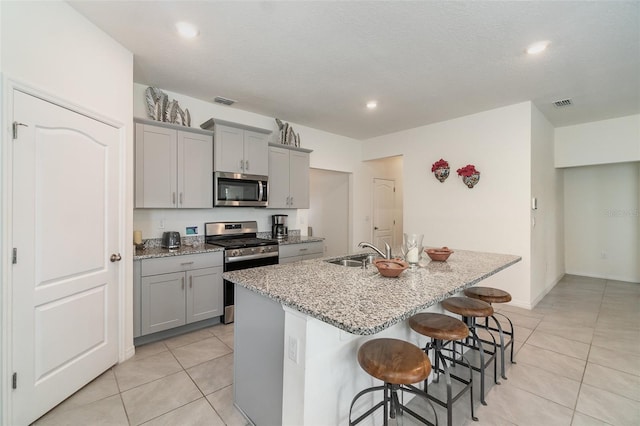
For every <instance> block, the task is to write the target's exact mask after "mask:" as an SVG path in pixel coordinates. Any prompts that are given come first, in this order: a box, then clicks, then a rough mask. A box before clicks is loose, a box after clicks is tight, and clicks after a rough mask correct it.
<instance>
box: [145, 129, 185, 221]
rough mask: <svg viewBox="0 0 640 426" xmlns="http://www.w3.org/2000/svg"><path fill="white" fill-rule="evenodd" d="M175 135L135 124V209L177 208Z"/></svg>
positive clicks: (173, 131)
mask: <svg viewBox="0 0 640 426" xmlns="http://www.w3.org/2000/svg"><path fill="white" fill-rule="evenodd" d="M177 143H178V142H177V132H176V131H175V130H173V129H167V128H164V127H155V126H150V125H147V124H140V123H136V171H135V174H136V193H135V198H136V203H135V204H136V207H137V208H142V207H147V208H149V207H155V208H172V207H176V206H177V195H178V194H177V188H176V185H177V175H178V170H177V164H178V163H177V158H176V157H177Z"/></svg>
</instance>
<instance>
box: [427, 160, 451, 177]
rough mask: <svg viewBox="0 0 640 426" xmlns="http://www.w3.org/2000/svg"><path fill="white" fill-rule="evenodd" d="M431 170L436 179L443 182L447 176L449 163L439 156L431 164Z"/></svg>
mask: <svg viewBox="0 0 640 426" xmlns="http://www.w3.org/2000/svg"><path fill="white" fill-rule="evenodd" d="M431 171H432V172H433V174H434V176H435V177H436V179H438V180H439V181H440V182H444V181H445V180H447V178H448V177H449V163H447V161H446V160H443V159H442V158H441V159H439V160H438V161H436V162H435V163H433V164H432V165H431Z"/></svg>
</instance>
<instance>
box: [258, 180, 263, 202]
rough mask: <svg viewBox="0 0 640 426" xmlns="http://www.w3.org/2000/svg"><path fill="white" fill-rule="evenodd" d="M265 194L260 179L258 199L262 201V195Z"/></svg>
mask: <svg viewBox="0 0 640 426" xmlns="http://www.w3.org/2000/svg"><path fill="white" fill-rule="evenodd" d="M263 196H264V185H262V181H261V180H259V181H258V201H262V197H263Z"/></svg>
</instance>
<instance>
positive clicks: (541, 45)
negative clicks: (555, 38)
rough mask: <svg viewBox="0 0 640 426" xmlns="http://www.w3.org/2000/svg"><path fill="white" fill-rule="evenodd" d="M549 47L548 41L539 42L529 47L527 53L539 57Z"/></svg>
mask: <svg viewBox="0 0 640 426" xmlns="http://www.w3.org/2000/svg"><path fill="white" fill-rule="evenodd" d="M548 46H549V42H548V41H539V42H537V43H533V44H532V45H531V46H529V47H527V53H528V54H529V55H537V54H538V53H542V52H544V51H545V50H546V49H547V47H548Z"/></svg>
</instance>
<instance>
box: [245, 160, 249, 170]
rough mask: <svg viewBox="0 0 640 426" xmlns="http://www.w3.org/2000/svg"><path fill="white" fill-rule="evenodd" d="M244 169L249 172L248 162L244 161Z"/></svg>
mask: <svg viewBox="0 0 640 426" xmlns="http://www.w3.org/2000/svg"><path fill="white" fill-rule="evenodd" d="M244 169H245V170H247V171H248V170H249V160H245V162H244Z"/></svg>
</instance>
